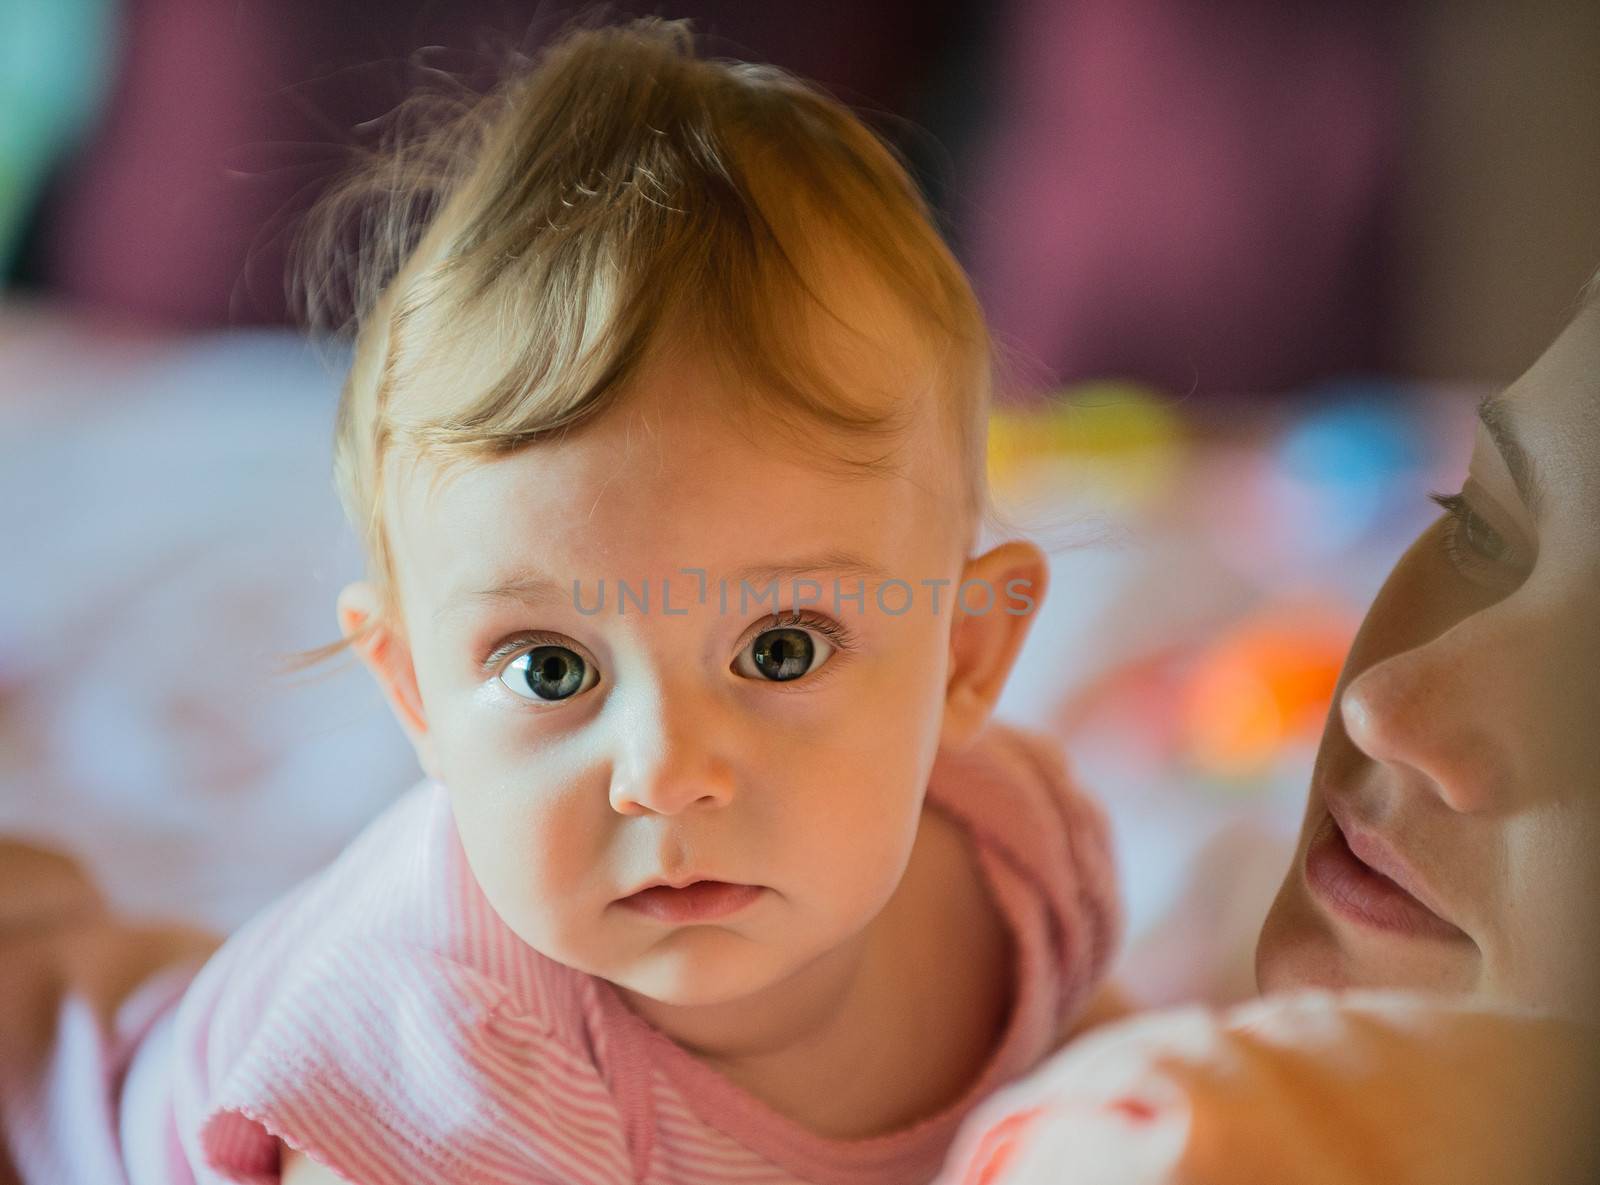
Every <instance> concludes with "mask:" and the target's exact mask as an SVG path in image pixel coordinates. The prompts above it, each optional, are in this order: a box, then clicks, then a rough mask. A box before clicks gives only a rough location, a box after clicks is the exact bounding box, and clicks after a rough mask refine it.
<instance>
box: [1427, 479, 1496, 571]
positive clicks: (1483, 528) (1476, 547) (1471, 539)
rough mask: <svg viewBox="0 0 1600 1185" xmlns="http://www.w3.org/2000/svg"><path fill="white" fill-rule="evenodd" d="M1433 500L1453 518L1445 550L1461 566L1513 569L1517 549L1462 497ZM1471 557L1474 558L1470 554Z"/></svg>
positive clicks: (1451, 495) (1458, 495) (1448, 496)
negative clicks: (1486, 565)
mask: <svg viewBox="0 0 1600 1185" xmlns="http://www.w3.org/2000/svg"><path fill="white" fill-rule="evenodd" d="M1429 497H1430V498H1431V499H1432V500H1433V501H1434V502H1436V503H1437V504H1438V505H1439V506H1441V507H1443V508H1444V511H1445V513H1446V514H1447V515H1449V517H1450V522H1449V524H1448V525H1447V527H1446V533H1445V550H1446V551H1447V552H1449V554H1450V558H1451V559H1452V560H1453V561H1455V563H1456V564H1457V566H1466V567H1470V566H1471V565H1472V564H1473V563H1474V562H1476V563H1478V564H1480V565H1481V564H1483V563H1488V564H1491V565H1500V566H1505V565H1511V564H1513V563H1514V561H1515V560H1516V549H1515V548H1513V547H1512V546H1511V545H1510V544H1509V543H1507V542H1506V540H1505V538H1504V536H1502V535H1501V534H1500V532H1499V531H1496V530H1495V529H1494V528H1493V527H1492V526H1490V525H1489V523H1488V520H1486V519H1485V518H1484V517H1483V516H1482V515H1481V514H1479V513H1478V512H1477V511H1476V510H1474V509H1473V508H1472V504H1471V503H1470V502H1468V501H1467V500H1466V498H1465V497H1463V496H1462V495H1461V494H1430V495H1429ZM1469 553H1470V554H1469Z"/></svg>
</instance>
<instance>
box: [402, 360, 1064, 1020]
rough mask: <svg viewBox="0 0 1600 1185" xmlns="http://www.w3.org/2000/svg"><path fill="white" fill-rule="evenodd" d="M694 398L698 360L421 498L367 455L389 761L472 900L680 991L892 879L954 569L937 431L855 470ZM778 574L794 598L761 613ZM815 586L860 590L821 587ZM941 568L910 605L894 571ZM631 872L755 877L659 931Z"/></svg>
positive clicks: (815, 936)
mask: <svg viewBox="0 0 1600 1185" xmlns="http://www.w3.org/2000/svg"><path fill="white" fill-rule="evenodd" d="M722 394H723V390H722V387H721V382H720V380H719V379H718V378H717V377H716V375H715V374H714V373H713V372H712V370H711V369H710V368H709V367H702V366H696V365H694V364H693V363H692V362H690V363H684V364H682V365H676V366H674V367H673V368H671V369H668V368H665V367H663V368H659V369H656V370H653V371H651V372H650V373H648V374H647V375H646V377H645V379H644V380H643V381H642V382H641V384H640V388H639V390H638V392H637V393H636V394H635V395H634V396H633V397H631V398H630V399H629V400H628V401H627V402H625V403H624V404H623V405H621V406H619V407H618V408H616V409H614V410H612V411H610V412H608V413H607V414H606V415H605V416H603V417H601V418H600V419H598V420H596V421H593V422H591V423H589V424H587V425H585V426H583V427H582V428H581V429H580V430H579V431H577V432H576V433H574V434H572V435H571V436H569V437H568V438H567V439H566V440H564V441H561V442H559V443H552V444H540V445H536V446H533V447H531V448H527V449H524V450H522V451H520V452H518V453H515V454H513V455H511V456H509V457H507V458H505V459H501V460H496V461H491V462H485V463H479V464H473V465H470V466H466V467H463V468H461V469H460V470H456V471H452V472H451V473H449V475H448V476H446V477H444V479H443V480H441V481H439V482H438V483H437V485H436V486H435V487H434V488H431V489H430V488H429V481H428V477H429V476H431V475H430V474H429V473H428V472H427V471H426V470H417V471H415V472H410V473H407V472H405V471H404V470H403V469H402V470H397V471H396V474H397V477H396V481H395V482H394V483H393V488H394V493H393V496H392V499H391V502H390V517H389V519H388V522H389V524H390V534H391V539H392V541H393V543H392V546H393V551H394V556H395V566H396V571H397V583H398V589H399V595H400V603H401V606H402V616H403V626H404V640H405V641H406V642H407V643H408V644H409V647H410V651H411V660H412V665H413V669H414V671H415V683H416V692H417V695H418V698H419V700H420V706H421V710H422V714H423V716H424V717H425V720H426V735H425V737H424V738H423V740H422V741H421V743H419V750H420V751H421V752H422V755H423V758H424V761H425V763H426V764H427V766H428V768H429V771H430V772H431V773H432V774H434V775H435V776H436V777H438V778H439V779H440V780H441V781H442V782H443V783H444V784H445V785H446V786H447V787H448V789H449V792H450V795H451V801H452V805H453V808H454V813H455V818H456V822H457V826H458V829H459V833H460V836H461V841H462V844H463V845H464V848H465V851H466V854H467V857H468V859H469V861H470V864H471V867H472V870H473V872H474V874H475V876H476V878H477V880H478V883H479V884H480V886H481V887H482V889H483V891H484V893H485V894H486V896H487V897H488V899H489V901H490V902H491V904H492V905H493V906H494V908H495V909H496V910H497V912H498V913H499V914H500V916H501V917H502V918H503V919H504V920H505V922H506V923H507V924H508V925H509V926H510V927H511V928H512V929H513V930H515V931H516V932H517V934H518V935H519V936H520V937H521V938H522V939H523V940H524V941H526V942H528V943H529V944H530V945H531V946H533V947H534V948H535V949H537V950H539V951H540V952H542V953H543V954H545V955H547V956H549V957H550V958H553V959H556V960H558V961H559V962H562V963H565V964H567V965H569V966H572V967H575V968H578V969H580V970H582V971H586V972H589V973H591V974H594V975H598V976H601V977H604V978H606V979H608V980H611V981H612V982H613V983H616V984H619V985H622V986H624V987H626V988H629V989H632V990H633V991H635V992H638V993H640V994H642V995H645V996H649V997H651V998H654V999H657V1000H661V1001H669V1002H675V1003H680V1004H710V1003H717V1002H721V1001H723V1000H725V999H731V998H733V997H736V996H741V995H744V994H746V993H750V992H752V991H754V990H756V989H758V988H760V987H761V986H762V985H764V984H766V983H769V982H773V981H775V980H777V979H778V978H779V977H781V976H784V975H785V974H786V973H788V972H791V971H793V970H794V969H795V968H798V967H800V966H801V965H803V964H805V963H806V962H808V961H810V960H812V959H814V958H816V957H817V956H818V955H819V954H821V953H823V952H825V951H827V950H829V949H831V948H833V947H835V946H837V945H839V944H840V943H841V942H843V941H845V940H847V939H848V938H849V937H850V936H851V935H853V934H855V933H856V932H858V931H860V930H861V929H862V927H864V926H865V925H866V924H867V923H868V921H869V920H870V919H872V918H873V917H874V916H875V915H877V913H878V912H879V910H881V909H882V908H883V906H884V905H885V904H886V902H887V901H888V899H889V898H890V896H891V895H892V894H893V893H894V891H895V888H896V886H897V884H898V883H899V881H900V878H901V874H902V872H903V871H904V869H905V867H906V865H907V861H908V857H909V855H910V853H911V850H912V843H913V840H914V838H915V837H916V833H917V828H918V823H919V819H920V817H921V813H922V802H923V794H924V788H925V784H926V781H927V777H928V773H929V770H930V768H931V766H932V763H933V761H934V758H935V755H936V751H937V749H938V747H939V743H940V738H941V726H942V722H943V716H944V711H945V703H946V681H947V672H948V671H949V669H950V663H951V621H952V618H951V598H952V594H953V593H954V591H955V582H956V581H958V580H959V579H960V578H961V577H962V574H963V561H964V559H965V555H964V544H965V539H964V538H963V537H962V536H963V524H962V522H961V521H960V516H959V514H958V512H957V507H958V505H959V496H958V491H956V490H955V489H954V488H941V480H940V478H941V474H948V473H949V472H950V471H951V470H950V468H949V466H950V461H949V458H948V456H947V451H946V450H947V449H949V448H950V447H951V446H949V445H947V444H945V443H944V442H943V441H942V439H941V434H942V433H944V432H946V431H947V429H946V428H944V427H943V426H942V425H943V422H944V421H943V420H942V418H940V417H938V416H937V415H934V414H929V415H928V416H926V417H924V419H925V420H926V421H927V422H926V423H924V424H922V425H921V426H920V427H919V428H917V429H916V430H915V431H916V438H915V439H913V440H911V441H909V442H908V444H907V446H906V452H905V454H904V456H905V457H906V458H908V459H907V462H906V469H905V472H903V473H902V474H898V475H895V476H872V477H865V478H863V477H859V476H845V475H842V474H840V473H839V472H837V471H829V470H828V469H827V468H826V467H825V466H823V465H819V464H818V463H816V458H813V457H810V456H808V455H807V454H806V453H805V452H804V450H803V448H802V447H801V446H799V445H796V444H794V443H792V442H791V440H790V438H789V437H787V436H785V435H782V434H779V433H776V432H771V433H768V434H765V435H764V434H763V433H762V432H761V431H760V430H759V428H757V429H756V430H755V431H754V432H753V433H752V434H751V435H750V436H748V437H746V436H741V435H740V434H739V433H738V432H736V431H734V430H733V428H732V427H731V426H730V424H729V421H728V418H727V416H726V414H725V413H724V412H722V411H720V410H719V408H720V407H721V406H722V405H721V404H719V403H718V399H719V398H720V397H722ZM945 484H946V485H948V478H946V479H945ZM685 569H701V570H703V572H704V576H703V577H701V576H699V575H696V574H695V573H693V572H686V571H685ZM752 570H759V571H755V572H754V573H752ZM741 574H746V579H747V580H748V582H749V583H748V586H747V587H748V589H749V590H750V591H749V595H748V597H747V601H746V603H745V604H744V605H743V606H741V604H740V576H741ZM773 576H780V577H781V580H780V581H779V582H778V584H777V585H776V592H777V600H776V601H774V600H773V599H772V598H771V597H770V596H769V597H768V599H767V600H766V601H765V602H764V603H763V602H759V601H758V600H756V597H757V596H759V595H760V594H761V593H764V592H767V591H768V586H769V584H770V582H771V579H772V577H773ZM797 576H798V577H809V578H812V579H814V580H815V581H816V582H817V584H818V585H819V586H820V587H819V588H814V589H813V588H809V587H808V586H805V585H802V586H801V587H800V590H799V592H800V595H801V596H805V595H807V594H808V593H810V594H811V595H813V596H818V597H819V599H817V600H815V602H814V603H811V604H809V605H805V606H804V607H803V608H802V612H803V613H804V614H805V615H806V616H805V617H804V618H803V620H802V621H801V622H799V624H798V625H796V626H786V627H781V628H777V629H775V628H774V621H773V617H772V614H773V611H774V609H776V610H779V611H782V612H783V613H784V614H785V615H787V612H788V611H789V610H791V609H794V608H795V607H796V604H797V601H796V588H795V584H794V578H795V577H797ZM891 578H892V579H898V580H902V581H905V582H906V583H907V584H908V585H909V586H910V591H911V593H912V595H911V597H910V607H909V608H908V609H906V610H904V611H903V612H901V611H899V610H900V609H901V606H902V605H904V604H906V600H907V590H905V589H904V588H899V589H897V588H892V587H891V588H889V589H887V590H884V592H883V597H884V600H883V602H882V604H883V605H886V606H887V611H885V609H884V608H882V607H881V606H880V602H879V600H878V592H879V586H880V585H881V584H882V582H883V581H884V580H885V579H891ZM835 579H837V580H838V581H839V582H840V586H841V589H842V591H843V592H844V593H845V594H847V595H849V594H853V593H854V592H855V591H856V589H857V584H858V581H859V582H861V588H862V590H863V592H864V596H863V597H861V598H860V599H859V600H842V599H841V600H838V601H836V600H835V597H834V594H833V589H834V582H835ZM941 579H942V580H948V581H951V582H952V583H951V584H950V585H948V586H944V587H941V588H940V589H939V597H938V606H937V611H935V610H934V606H933V598H932V592H933V590H932V587H931V586H928V585H924V584H922V583H921V582H922V581H924V580H941ZM702 580H703V581H704V584H703V587H704V595H702V592H701V590H702ZM618 581H624V582H626V583H627V584H628V586H629V590H630V597H629V599H628V600H627V601H626V603H625V604H624V605H623V606H622V611H621V612H619V599H618ZM542 582H549V583H548V584H545V583H542ZM574 582H577V585H578V589H577V594H576V596H575V594H574V588H573V585H574ZM719 582H723V587H725V588H726V605H724V604H723V603H722V593H721V589H720V588H719ZM602 585H603V593H602ZM664 588H665V589H666V591H667V603H666V605H663V602H662V591H663V589H664ZM645 589H648V603H647V607H641V605H640V603H639V601H640V599H641V596H642V595H643V590H645ZM1036 591H1037V590H1036ZM996 592H997V594H998V595H1000V596H1002V597H1003V595H1004V594H1003V590H996ZM602 596H603V601H602V599H601V598H602ZM979 600H980V599H979V598H978V597H977V596H976V595H974V596H973V597H972V598H971V599H970V600H969V606H970V605H975V604H977V603H979ZM1001 603H1004V602H1003V601H1002V602H1001ZM597 605H598V606H599V609H598V611H596V608H597ZM657 877H659V878H663V879H669V880H675V881H681V880H683V879H685V878H694V877H698V878H703V879H710V880H720V881H727V882H733V883H737V884H744V885H754V886H760V892H759V894H758V895H757V896H756V898H755V899H754V900H753V902H751V903H750V904H749V905H748V906H746V907H744V908H742V909H740V910H739V911H738V912H736V913H734V914H731V915H728V916H724V917H722V918H719V919H717V920H715V921H711V922H696V923H689V924H684V923H677V922H666V921H662V920H658V919H656V918H654V917H652V916H649V915H648V914H646V913H642V912H639V911H638V910H636V909H634V908H630V907H628V906H626V905H624V904H622V899H623V898H624V897H626V896H627V895H628V894H629V893H630V892H631V891H632V890H634V889H635V888H637V887H639V886H640V885H641V884H643V883H644V882H646V881H649V880H651V879H653V878H657Z"/></svg>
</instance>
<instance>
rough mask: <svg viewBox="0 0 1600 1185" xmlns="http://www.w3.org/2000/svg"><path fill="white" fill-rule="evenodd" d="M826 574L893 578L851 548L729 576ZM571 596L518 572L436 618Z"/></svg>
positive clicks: (444, 608) (780, 578)
mask: <svg viewBox="0 0 1600 1185" xmlns="http://www.w3.org/2000/svg"><path fill="white" fill-rule="evenodd" d="M683 571H684V573H685V574H686V575H692V574H694V573H696V572H703V571H704V570H703V569H697V568H695V567H693V566H692V565H688V564H686V565H684V569H683ZM824 574H827V575H831V576H843V577H858V578H861V579H864V580H868V581H871V582H873V583H874V584H876V583H877V582H879V581H882V580H887V579H888V578H889V574H888V572H887V571H885V570H884V569H883V568H882V567H881V566H880V565H878V564H875V563H873V562H872V561H871V560H867V559H864V558H862V557H861V556H858V555H855V554H854V553H852V552H848V551H825V552H822V553H820V554H818V555H814V556H804V557H801V558H799V559H794V560H787V561H783V562H781V563H770V562H768V563H759V564H750V565H747V566H746V567H743V568H740V569H739V570H738V571H736V572H734V573H732V575H731V576H730V577H729V579H730V580H731V581H732V582H733V584H734V586H735V587H737V586H738V584H739V582H741V581H742V582H744V583H745V584H747V585H749V586H751V587H752V588H753V589H758V590H759V589H761V588H764V587H766V586H767V585H769V584H771V583H772V582H774V581H776V582H778V584H779V585H780V586H781V585H782V584H783V583H784V582H785V581H789V580H798V579H800V578H802V577H809V576H820V575H824ZM707 578H710V574H707ZM571 595H572V590H571V589H570V588H569V586H567V585H564V584H562V583H561V582H560V581H558V580H552V579H551V578H550V577H548V576H544V575H541V574H540V573H538V572H532V571H528V572H515V573H512V574H510V575H508V576H506V577H505V578H504V579H501V580H497V581H495V583H493V584H491V585H489V586H488V587H486V588H480V589H470V588H468V589H457V590H456V591H454V592H452V593H451V594H450V595H449V596H448V597H446V598H445V600H444V602H443V603H442V604H441V605H440V607H439V610H438V612H437V613H435V614H434V621H435V623H437V622H439V621H442V620H443V619H444V618H445V617H447V616H450V615H451V614H454V613H460V612H463V611H465V610H466V609H468V608H469V607H471V606H472V605H473V604H476V603H478V602H481V601H516V602H518V603H519V604H522V605H526V606H528V607H529V608H534V609H538V608H548V607H550V606H551V605H553V604H556V603H558V602H560V601H561V600H562V599H563V598H565V597H568V596H571Z"/></svg>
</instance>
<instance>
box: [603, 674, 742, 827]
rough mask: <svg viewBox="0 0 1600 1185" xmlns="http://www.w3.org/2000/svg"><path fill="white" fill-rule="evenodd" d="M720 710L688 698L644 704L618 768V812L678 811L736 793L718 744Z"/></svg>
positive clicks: (628, 730) (614, 797) (626, 732)
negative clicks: (692, 701)
mask: <svg viewBox="0 0 1600 1185" xmlns="http://www.w3.org/2000/svg"><path fill="white" fill-rule="evenodd" d="M718 731H719V730H718V728H717V727H716V724H715V719H714V710H713V709H710V708H708V707H706V706H705V705H704V704H695V703H690V702H687V701H680V702H677V703H671V702H667V701H666V699H665V698H664V699H663V700H661V701H658V702H655V703H652V704H649V705H645V706H641V707H640V708H639V709H638V710H637V711H636V712H635V713H633V714H632V715H631V716H630V718H629V720H628V722H627V724H626V725H625V726H624V729H623V736H622V738H621V740H620V742H619V752H618V755H617V759H616V761H615V762H614V763H613V766H612V771H613V772H612V780H611V805H612V808H613V809H614V810H616V811H617V813H618V814H623V815H637V814H644V813H647V812H648V813H653V814H660V815H675V814H677V813H678V812H679V811H682V810H685V809H688V808H690V807H712V806H718V805H722V804H724V803H726V802H728V801H729V800H730V799H731V798H732V796H733V788H734V773H733V768H732V766H731V765H730V764H729V762H728V761H727V760H726V759H724V758H723V757H722V756H721V755H720V750H719V748H718V746H717V744H716V739H715V738H716V736H717V735H718Z"/></svg>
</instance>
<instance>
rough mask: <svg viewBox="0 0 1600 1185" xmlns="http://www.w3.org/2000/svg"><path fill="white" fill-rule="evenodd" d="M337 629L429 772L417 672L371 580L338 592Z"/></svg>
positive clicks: (428, 739)
mask: <svg viewBox="0 0 1600 1185" xmlns="http://www.w3.org/2000/svg"><path fill="white" fill-rule="evenodd" d="M339 628H340V629H341V630H343V631H344V636H345V637H346V638H349V639H350V647H351V649H353V650H354V651H355V652H356V653H357V654H359V655H360V656H361V661H362V662H364V663H366V665H367V669H368V670H369V671H371V672H372V677H373V678H374V679H376V680H377V681H378V686H379V687H381V688H383V694H384V696H385V698H387V699H388V701H389V707H390V708H391V709H393V711H394V714H395V719H397V720H399V721H400V727H401V728H403V729H405V732H406V736H407V737H409V738H410V740H411V747H412V748H413V749H415V750H416V752H417V760H418V762H420V763H421V765H422V768H423V769H424V770H425V771H426V772H427V773H428V774H429V775H430V776H432V775H433V773H434V764H433V738H432V735H431V734H430V733H429V732H428V719H427V716H426V715H425V714H424V712H423V709H422V695H421V693H420V692H419V691H418V690H417V672H416V668H415V667H414V666H413V665H412V661H411V649H410V647H409V646H408V645H407V644H406V640H405V636H404V634H403V633H402V632H401V631H400V630H399V629H398V628H396V626H395V625H394V624H393V623H392V622H391V621H390V620H389V619H388V617H387V615H386V614H385V613H384V605H383V600H382V597H381V596H380V594H379V592H378V589H377V587H376V586H375V585H373V584H371V583H370V582H368V581H365V580H358V581H356V582H355V583H354V584H347V585H345V587H344V588H343V589H342V590H340V593H339Z"/></svg>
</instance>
